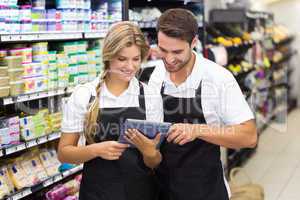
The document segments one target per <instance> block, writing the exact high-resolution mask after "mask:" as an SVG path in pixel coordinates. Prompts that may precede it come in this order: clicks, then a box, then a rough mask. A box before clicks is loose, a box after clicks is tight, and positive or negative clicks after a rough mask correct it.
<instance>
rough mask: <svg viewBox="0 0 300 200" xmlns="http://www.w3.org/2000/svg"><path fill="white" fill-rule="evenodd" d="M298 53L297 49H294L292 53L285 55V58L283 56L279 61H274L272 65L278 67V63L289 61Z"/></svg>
mask: <svg viewBox="0 0 300 200" xmlns="http://www.w3.org/2000/svg"><path fill="white" fill-rule="evenodd" d="M296 54H297V51H293V52H291V53H288V54H287V55H285V56H284V57H283V58H281V59H280V60H279V61H276V62H272V66H273V67H278V65H280V64H282V63H284V62H287V61H289V60H290V59H291V58H292V57H293V56H294V55H296Z"/></svg>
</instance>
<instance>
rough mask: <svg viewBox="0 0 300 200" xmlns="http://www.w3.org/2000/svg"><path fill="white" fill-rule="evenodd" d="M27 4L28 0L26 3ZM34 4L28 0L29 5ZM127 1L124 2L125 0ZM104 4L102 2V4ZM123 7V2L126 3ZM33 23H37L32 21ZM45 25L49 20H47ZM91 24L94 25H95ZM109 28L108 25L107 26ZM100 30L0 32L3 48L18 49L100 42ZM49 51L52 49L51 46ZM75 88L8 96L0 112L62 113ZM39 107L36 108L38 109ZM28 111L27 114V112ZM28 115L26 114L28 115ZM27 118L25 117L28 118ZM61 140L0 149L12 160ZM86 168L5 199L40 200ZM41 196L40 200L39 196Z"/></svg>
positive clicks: (46, 138)
mask: <svg viewBox="0 0 300 200" xmlns="http://www.w3.org/2000/svg"><path fill="white" fill-rule="evenodd" d="M24 2H25V0H19V1H18V3H19V4H23V3H24ZM26 2H28V1H26ZM30 2H31V1H29V3H30ZM122 2H124V1H122ZM91 3H92V5H91V9H92V10H93V9H98V8H99V6H100V3H101V2H99V1H95V0H92V2H91ZM102 3H103V2H102ZM123 5H124V3H123ZM55 6H56V5H55V1H50V0H46V8H47V9H52V8H56V7H55ZM32 21H34V20H32ZM45 22H46V21H45ZM114 22H115V20H107V19H105V20H104V19H103V20H98V21H96V20H92V23H101V24H105V25H110V24H112V23H114ZM92 23H91V25H92ZM105 27H107V26H105ZM97 30H98V31H90V32H83V31H77V32H76V31H75V32H74V31H68V32H62V31H50V32H49V31H44V32H26V33H11V34H8V33H5V34H3V33H1V34H0V47H1V49H2V48H3V49H9V48H11V47H10V46H13V45H14V46H15V45H19V44H24V45H29V44H30V43H36V42H49V44H51V45H56V44H57V42H61V41H70V42H73V41H81V40H85V41H88V42H89V43H93V41H97V40H98V39H103V38H104V37H105V35H106V32H107V29H103V30H101V29H100V30H99V29H97ZM49 48H50V47H49ZM74 88H75V86H73V85H72V86H68V87H60V88H56V89H49V90H45V91H39V92H34V93H32V92H31V93H26V94H20V95H17V96H8V97H3V98H0V108H1V109H0V111H1V112H0V113H2V111H4V110H5V111H9V112H11V111H12V110H15V112H18V113H20V112H21V111H22V110H20V105H25V106H33V107H34V108H35V110H38V109H41V108H45V106H46V107H48V109H49V112H50V113H52V112H54V111H55V112H57V111H59V110H60V108H59V105H60V104H61V102H62V98H63V97H68V96H69V95H70V94H71V93H72V92H73V90H74ZM36 108H37V109H36ZM24 112H25V111H24ZM25 114H26V113H25ZM25 116H26V115H25ZM60 137H61V132H60V131H58V132H53V133H50V134H47V135H43V136H40V137H37V138H35V139H31V140H28V141H20V142H19V143H17V144H13V145H6V146H2V147H1V148H0V159H1V160H6V159H11V158H18V157H19V156H22V155H23V153H26V152H27V151H28V150H31V149H32V148H37V147H47V146H49V145H50V144H54V145H55V144H57V142H58V139H59V138H60ZM82 169H83V165H79V166H77V167H75V168H72V169H70V170H67V171H64V172H61V173H58V174H56V175H54V176H52V177H49V178H48V179H46V180H44V181H42V182H40V183H38V184H37V185H34V186H31V187H29V188H23V189H21V190H18V191H15V193H13V194H10V195H9V196H6V197H5V198H4V199H7V200H16V199H39V198H42V196H43V195H44V193H45V191H47V190H49V187H50V186H54V185H56V184H58V183H62V182H65V181H67V180H69V179H71V178H74V175H76V174H79V173H81V172H82ZM37 196H38V197H37Z"/></svg>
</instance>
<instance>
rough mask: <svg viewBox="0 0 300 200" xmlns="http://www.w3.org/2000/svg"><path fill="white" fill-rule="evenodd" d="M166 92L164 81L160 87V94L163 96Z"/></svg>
mask: <svg viewBox="0 0 300 200" xmlns="http://www.w3.org/2000/svg"><path fill="white" fill-rule="evenodd" d="M164 93H165V82H162V84H161V88H160V95H161V96H163V95H164Z"/></svg>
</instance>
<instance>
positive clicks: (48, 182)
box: [43, 178, 53, 187]
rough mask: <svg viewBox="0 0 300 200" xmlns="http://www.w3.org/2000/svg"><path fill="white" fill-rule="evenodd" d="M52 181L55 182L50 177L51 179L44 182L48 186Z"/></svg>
mask: <svg viewBox="0 0 300 200" xmlns="http://www.w3.org/2000/svg"><path fill="white" fill-rule="evenodd" d="M52 183H53V179H52V178H50V179H48V180H46V181H44V182H43V186H44V187H47V186H49V185H51V184H52Z"/></svg>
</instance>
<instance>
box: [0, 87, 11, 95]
mask: <svg viewBox="0 0 300 200" xmlns="http://www.w3.org/2000/svg"><path fill="white" fill-rule="evenodd" d="M9 89H10V88H9V86H5V87H0V97H1V98H2V97H7V96H9Z"/></svg>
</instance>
